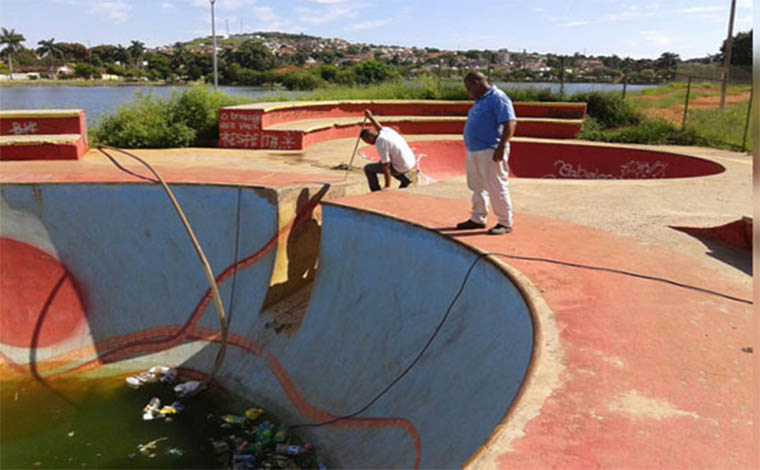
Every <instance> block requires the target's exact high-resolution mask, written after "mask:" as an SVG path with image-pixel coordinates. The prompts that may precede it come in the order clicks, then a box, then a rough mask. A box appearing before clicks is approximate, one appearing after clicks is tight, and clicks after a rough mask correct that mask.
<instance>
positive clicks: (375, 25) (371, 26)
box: [346, 18, 393, 31]
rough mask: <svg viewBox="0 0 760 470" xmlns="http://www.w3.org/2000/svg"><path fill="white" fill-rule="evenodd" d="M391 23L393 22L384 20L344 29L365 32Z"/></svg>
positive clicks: (358, 24)
mask: <svg viewBox="0 0 760 470" xmlns="http://www.w3.org/2000/svg"><path fill="white" fill-rule="evenodd" d="M391 21H393V20H392V19H391V18H386V19H384V20H372V21H365V22H363V23H357V24H354V25H351V26H348V27H347V28H346V31H361V30H365V29H375V28H380V27H383V26H385V25H387V24H388V23H390V22H391Z"/></svg>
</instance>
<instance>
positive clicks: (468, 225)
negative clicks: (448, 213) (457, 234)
mask: <svg viewBox="0 0 760 470" xmlns="http://www.w3.org/2000/svg"><path fill="white" fill-rule="evenodd" d="M475 228H486V224H485V223H482V224H481V223H478V222H473V221H472V220H466V221H464V222H460V223H458V224H457V230H471V229H475Z"/></svg>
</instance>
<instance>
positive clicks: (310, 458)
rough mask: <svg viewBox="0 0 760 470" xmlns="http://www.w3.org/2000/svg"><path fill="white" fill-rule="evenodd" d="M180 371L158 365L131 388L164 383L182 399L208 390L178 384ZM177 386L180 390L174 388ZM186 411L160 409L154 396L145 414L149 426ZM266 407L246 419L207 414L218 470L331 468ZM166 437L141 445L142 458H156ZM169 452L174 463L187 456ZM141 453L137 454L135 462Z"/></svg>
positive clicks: (177, 406)
mask: <svg viewBox="0 0 760 470" xmlns="http://www.w3.org/2000/svg"><path fill="white" fill-rule="evenodd" d="M178 379H179V375H178V373H177V370H176V369H174V368H171V367H166V366H155V367H151V368H150V369H149V370H147V371H144V372H141V373H139V374H137V375H133V376H131V377H127V379H126V383H127V385H128V386H129V387H131V388H135V389H138V388H142V387H144V386H148V384H155V383H159V382H160V383H162V384H167V385H170V386H173V389H174V392H175V393H176V397H177V398H183V399H184V398H190V397H192V396H193V395H194V394H196V393H198V392H200V391H201V390H202V389H203V384H202V383H201V382H198V381H188V382H184V383H179V384H177V381H178ZM175 384H176V385H175ZM184 412H186V406H185V404H184V403H183V402H181V401H177V400H175V401H173V402H172V403H171V404H169V405H164V406H161V399H160V398H158V397H155V396H154V397H153V398H151V399H150V401H149V402H148V404H147V405H145V407H144V408H143V410H142V419H143V420H145V421H153V420H163V421H165V422H171V421H172V420H173V419H174V418H175V417H176V416H178V415H181V414H183V413H184ZM268 418H269V416H268V414H267V413H266V412H265V410H263V409H262V408H248V409H246V410H245V411H244V412H243V413H241V414H222V415H217V414H214V413H208V415H207V416H206V421H207V423H208V424H209V425H208V426H205V427H204V430H205V431H206V432H207V435H208V438H207V440H206V443H207V445H208V450H209V452H210V453H213V454H214V455H215V456H216V461H217V462H218V464H219V468H225V469H266V470H270V469H301V468H319V469H326V468H327V465H326V464H325V462H324V461H323V460H322V459H321V458H319V457H317V455H316V454H315V452H314V448H313V447H312V446H311V445H310V444H303V443H301V442H300V441H299V440H298V439H297V438H295V437H294V436H292V435H290V434H289V432H288V429H287V428H286V427H285V426H278V425H277V424H276V423H274V422H273V421H272V420H271V419H268ZM166 439H167V438H166V437H162V438H159V439H155V440H153V441H151V442H148V443H146V444H140V445H139V446H138V451H139V455H141V456H144V457H148V458H151V459H152V458H154V457H156V455H157V453H158V452H160V450H159V449H158V445H159V443H161V442H163V441H166ZM163 453H165V454H166V455H167V456H171V458H172V460H175V461H177V460H180V459H181V457H182V455H183V454H184V452H183V451H182V450H180V449H177V448H169V449H168V450H166V451H165V452H163ZM137 455H138V453H132V454H130V455H129V457H130V458H135V457H136V456H137Z"/></svg>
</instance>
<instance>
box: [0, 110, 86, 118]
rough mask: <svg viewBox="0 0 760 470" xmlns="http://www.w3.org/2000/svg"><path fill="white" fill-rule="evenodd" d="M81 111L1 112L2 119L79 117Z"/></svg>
mask: <svg viewBox="0 0 760 470" xmlns="http://www.w3.org/2000/svg"><path fill="white" fill-rule="evenodd" d="M83 112H84V111H82V110H81V109H7V110H4V111H0V119H28V118H62V117H79V115H80V114H82V113H83Z"/></svg>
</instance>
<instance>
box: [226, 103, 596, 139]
mask: <svg viewBox="0 0 760 470" xmlns="http://www.w3.org/2000/svg"><path fill="white" fill-rule="evenodd" d="M471 106H472V104H471V103H470V102H467V101H424V100H423V101H403V100H388V101H327V102H319V103H316V102H301V103H285V104H268V103H260V104H256V105H241V106H231V107H227V108H221V109H220V110H219V146H220V147H226V148H254V149H282V150H293V149H304V148H306V147H308V146H309V145H311V144H314V143H317V142H323V141H326V140H332V139H340V138H344V137H348V136H351V135H356V134H357V133H358V132H359V130H360V128H361V123H362V114H363V112H364V110H365V109H371V110H372V111H373V112H374V113H376V114H377V116H378V118H380V119H381V120H384V122H385V123H386V125H388V126H390V127H393V128H394V129H396V130H398V131H400V132H402V133H405V134H461V133H462V131H463V129H464V122H465V119H466V116H467V111H468V110H469V108H470V107H471ZM585 112H586V105H585V103H515V113H516V114H517V116H518V120H519V124H518V126H517V131H516V135H518V136H522V137H544V138H557V139H568V138H574V137H576V136H577V135H578V133H579V132H580V130H581V126H582V124H583V117H584V116H585ZM328 118H329V119H334V120H335V123H320V124H319V125H314V124H313V123H310V121H312V122H313V121H314V120H318V119H322V120H324V119H328ZM346 118H355V119H354V120H353V121H351V122H345V120H346ZM299 121H302V122H304V123H303V125H301V126H298V125H295V124H294V123H297V122H299ZM341 121H344V122H341ZM285 123H290V125H288V126H287V127H288V129H273V128H272V126H279V127H283V126H284V124H285Z"/></svg>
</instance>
